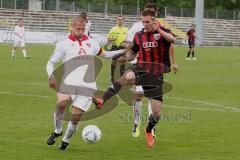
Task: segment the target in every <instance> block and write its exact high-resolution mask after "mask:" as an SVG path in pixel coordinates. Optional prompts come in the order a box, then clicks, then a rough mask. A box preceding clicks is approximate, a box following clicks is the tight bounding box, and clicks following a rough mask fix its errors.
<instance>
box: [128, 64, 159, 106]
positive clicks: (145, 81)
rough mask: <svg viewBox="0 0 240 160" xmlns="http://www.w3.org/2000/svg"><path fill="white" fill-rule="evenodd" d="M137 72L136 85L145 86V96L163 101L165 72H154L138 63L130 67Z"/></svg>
mask: <svg viewBox="0 0 240 160" xmlns="http://www.w3.org/2000/svg"><path fill="white" fill-rule="evenodd" d="M130 68H131V69H132V70H133V72H134V74H135V77H136V79H135V85H140V86H142V88H143V91H144V96H146V97H147V98H149V99H154V100H158V101H161V102H162V101H163V74H154V73H152V72H149V71H147V70H145V69H143V68H141V67H139V66H138V65H137V64H135V65H133V66H131V67H130Z"/></svg>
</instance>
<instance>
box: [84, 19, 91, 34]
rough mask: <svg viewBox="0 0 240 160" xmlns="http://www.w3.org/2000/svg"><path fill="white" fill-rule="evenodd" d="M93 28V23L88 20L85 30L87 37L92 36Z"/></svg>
mask: <svg viewBox="0 0 240 160" xmlns="http://www.w3.org/2000/svg"><path fill="white" fill-rule="evenodd" d="M91 26H92V23H91V22H90V21H89V20H87V23H86V28H85V35H89V34H90V28H91Z"/></svg>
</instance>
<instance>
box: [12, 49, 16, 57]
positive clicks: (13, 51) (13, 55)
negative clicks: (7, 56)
mask: <svg viewBox="0 0 240 160" xmlns="http://www.w3.org/2000/svg"><path fill="white" fill-rule="evenodd" d="M15 56H16V50H14V49H13V50H12V57H15Z"/></svg>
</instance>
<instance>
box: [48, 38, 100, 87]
mask: <svg viewBox="0 0 240 160" xmlns="http://www.w3.org/2000/svg"><path fill="white" fill-rule="evenodd" d="M101 51H102V49H101V48H100V45H99V43H98V42H97V40H95V39H93V38H90V37H88V36H86V35H84V36H83V37H82V39H81V40H80V41H79V40H77V39H75V37H74V36H73V35H70V36H69V37H68V38H67V39H65V40H63V41H60V42H58V43H57V45H56V48H55V51H54V53H53V55H52V57H51V58H50V60H49V61H51V62H53V63H56V62H57V61H58V60H61V61H62V63H65V62H67V61H69V60H70V59H73V58H79V57H81V56H83V55H92V56H95V55H97V54H100V53H101ZM90 63H92V64H91V66H94V61H91V62H90ZM88 64H89V63H88ZM88 66H89V65H83V66H80V67H78V68H76V69H74V70H73V71H72V72H70V73H69V74H68V75H67V77H66V78H65V79H64V82H63V83H64V84H65V85H73V86H79V87H87V88H90V89H93V90H96V89H97V87H96V82H95V81H94V82H91V83H88V82H85V81H84V76H85V74H86V71H87V68H88ZM93 70H94V71H92V73H91V76H94V77H93V78H94V80H95V68H94V69H93Z"/></svg>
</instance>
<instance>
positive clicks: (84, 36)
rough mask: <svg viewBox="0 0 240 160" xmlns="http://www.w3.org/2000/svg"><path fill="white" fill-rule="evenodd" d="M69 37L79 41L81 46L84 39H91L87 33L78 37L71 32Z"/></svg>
mask: <svg viewBox="0 0 240 160" xmlns="http://www.w3.org/2000/svg"><path fill="white" fill-rule="evenodd" d="M68 38H69V39H71V40H72V41H78V42H79V45H80V46H81V45H82V41H86V40H88V39H89V38H88V36H86V35H83V36H82V38H81V39H77V38H76V37H75V36H74V35H73V34H70V35H69V36H68Z"/></svg>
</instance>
